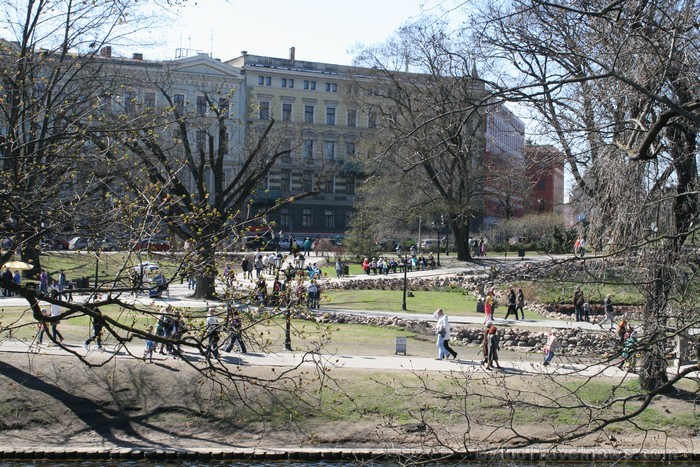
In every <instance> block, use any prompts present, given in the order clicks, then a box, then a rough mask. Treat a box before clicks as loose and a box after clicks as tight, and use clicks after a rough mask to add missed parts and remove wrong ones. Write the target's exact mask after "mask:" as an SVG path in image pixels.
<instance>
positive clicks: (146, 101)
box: [143, 92, 156, 109]
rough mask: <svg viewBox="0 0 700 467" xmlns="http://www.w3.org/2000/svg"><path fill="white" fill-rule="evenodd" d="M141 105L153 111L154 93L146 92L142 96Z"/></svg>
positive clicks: (154, 103) (154, 104)
mask: <svg viewBox="0 0 700 467" xmlns="http://www.w3.org/2000/svg"><path fill="white" fill-rule="evenodd" d="M143 105H144V107H146V108H147V109H153V108H155V106H156V93H155V92H147V93H145V94H144V95H143Z"/></svg>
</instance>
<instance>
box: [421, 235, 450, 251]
mask: <svg viewBox="0 0 700 467" xmlns="http://www.w3.org/2000/svg"><path fill="white" fill-rule="evenodd" d="M444 247H445V239H444V238H441V239H440V248H441V249H442V248H444ZM420 249H421V250H425V251H437V249H438V239H437V238H426V239H424V240H423V241H421V242H420Z"/></svg>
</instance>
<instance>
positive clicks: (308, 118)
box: [304, 105, 314, 123]
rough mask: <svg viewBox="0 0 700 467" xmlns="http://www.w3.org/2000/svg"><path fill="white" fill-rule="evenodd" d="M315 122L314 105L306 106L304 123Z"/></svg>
mask: <svg viewBox="0 0 700 467" xmlns="http://www.w3.org/2000/svg"><path fill="white" fill-rule="evenodd" d="M313 122H314V106H313V105H305V106H304V123H313Z"/></svg>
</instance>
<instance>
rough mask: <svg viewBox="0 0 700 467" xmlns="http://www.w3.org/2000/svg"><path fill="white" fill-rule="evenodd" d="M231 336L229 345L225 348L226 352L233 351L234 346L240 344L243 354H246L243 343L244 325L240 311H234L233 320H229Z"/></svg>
mask: <svg viewBox="0 0 700 467" xmlns="http://www.w3.org/2000/svg"><path fill="white" fill-rule="evenodd" d="M228 328H229V333H230V334H229V336H228V339H227V340H228V344H227V345H226V347H225V348H224V351H225V352H230V351H231V350H233V346H234V345H235V344H236V343H238V346H239V347H240V350H241V353H246V347H245V342H243V323H242V322H241V317H240V315H239V314H238V311H235V310H234V311H233V313H231V319H230V320H229V326H228Z"/></svg>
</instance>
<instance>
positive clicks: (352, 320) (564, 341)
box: [299, 313, 619, 357]
mask: <svg viewBox="0 0 700 467" xmlns="http://www.w3.org/2000/svg"><path fill="white" fill-rule="evenodd" d="M299 318H302V319H308V320H313V321H317V322H319V323H339V324H343V323H348V324H362V325H369V326H378V327H390V328H399V329H405V330H406V331H407V332H414V333H417V334H421V335H424V336H426V337H427V338H431V339H432V338H433V337H434V336H435V332H434V323H432V322H431V321H423V320H406V319H402V318H399V317H397V316H393V317H383V316H362V315H353V314H345V313H322V314H320V315H315V314H312V313H308V314H307V313H302V314H300V315H299ZM451 328H452V330H451V334H452V336H451V342H456V343H458V344H461V345H481V342H482V338H483V327H482V326H479V325H473V326H468V325H456V324H452V326H451ZM557 332H558V335H559V345H560V347H561V351H562V353H563V354H566V355H577V356H589V357H596V356H601V355H604V354H606V353H609V354H614V353H615V352H617V351H619V340H618V339H617V337H616V336H615V334H614V333H612V332H590V331H584V330H582V329H559V330H558V331H557ZM498 334H499V337H500V345H501V348H502V349H507V350H514V351H519V352H541V351H542V349H543V348H544V345H545V343H546V342H547V334H548V331H547V332H542V331H532V330H527V329H522V328H517V327H499V328H498Z"/></svg>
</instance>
